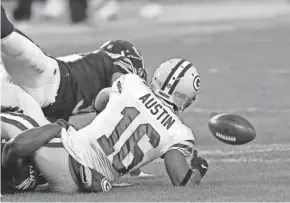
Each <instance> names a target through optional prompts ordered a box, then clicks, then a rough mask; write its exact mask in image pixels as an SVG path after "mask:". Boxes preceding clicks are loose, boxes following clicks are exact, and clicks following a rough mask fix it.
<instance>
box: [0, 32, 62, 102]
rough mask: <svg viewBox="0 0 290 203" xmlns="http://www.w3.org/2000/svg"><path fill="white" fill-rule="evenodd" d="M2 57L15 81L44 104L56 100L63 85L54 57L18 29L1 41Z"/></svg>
mask: <svg viewBox="0 0 290 203" xmlns="http://www.w3.org/2000/svg"><path fill="white" fill-rule="evenodd" d="M1 56H2V61H3V64H4V67H5V69H6V71H7V72H8V74H9V75H10V76H11V78H12V80H13V81H14V82H15V83H16V84H17V85H19V86H21V87H22V88H23V89H24V90H26V91H27V92H28V93H29V94H30V95H31V96H32V97H33V98H34V99H35V100H36V101H37V102H38V103H39V104H40V105H41V107H46V106H48V105H49V104H51V103H54V101H55V97H56V95H57V91H58V88H59V84H60V72H59V66H58V63H57V61H56V60H55V59H53V58H50V57H48V56H47V55H45V54H44V53H43V52H42V51H41V49H40V48H39V47H38V46H36V45H35V44H34V43H33V42H31V41H30V40H29V39H27V38H26V37H24V36H23V35H21V34H19V33H17V32H12V33H11V34H10V35H9V36H7V37H6V38H4V39H2V40H1Z"/></svg>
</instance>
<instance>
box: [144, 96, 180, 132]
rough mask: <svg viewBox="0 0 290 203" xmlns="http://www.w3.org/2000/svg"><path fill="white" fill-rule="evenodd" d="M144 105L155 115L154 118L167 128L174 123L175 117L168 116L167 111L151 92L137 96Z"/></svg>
mask: <svg viewBox="0 0 290 203" xmlns="http://www.w3.org/2000/svg"><path fill="white" fill-rule="evenodd" d="M139 100H141V101H142V103H143V104H144V106H145V107H146V108H147V109H148V110H150V113H151V114H152V115H153V116H155V117H156V119H157V120H158V121H159V122H160V123H161V124H162V125H163V126H164V127H165V128H166V129H167V130H169V129H170V128H171V126H172V125H173V124H174V123H175V119H174V118H172V116H170V114H169V113H168V111H167V110H166V109H164V108H163V106H162V104H160V102H158V101H157V99H156V98H155V97H154V96H153V95H152V94H151V93H148V94H145V95H143V96H142V97H140V98H139Z"/></svg>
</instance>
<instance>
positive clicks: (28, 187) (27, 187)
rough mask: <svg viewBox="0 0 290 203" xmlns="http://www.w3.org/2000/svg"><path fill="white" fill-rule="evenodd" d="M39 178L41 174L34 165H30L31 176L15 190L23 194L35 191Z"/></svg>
mask: <svg viewBox="0 0 290 203" xmlns="http://www.w3.org/2000/svg"><path fill="white" fill-rule="evenodd" d="M39 176H40V174H39V172H38V171H37V170H36V169H35V168H34V167H33V166H32V165H29V176H28V177H27V178H26V179H25V180H24V181H23V182H22V183H20V184H19V185H16V186H15V188H16V189H17V190H20V191H21V192H27V191H32V190H34V189H35V188H36V187H37V183H38V178H39Z"/></svg>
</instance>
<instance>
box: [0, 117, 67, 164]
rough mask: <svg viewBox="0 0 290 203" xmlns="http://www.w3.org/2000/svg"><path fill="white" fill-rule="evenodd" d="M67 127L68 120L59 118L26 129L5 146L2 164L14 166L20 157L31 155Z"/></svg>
mask: <svg viewBox="0 0 290 203" xmlns="http://www.w3.org/2000/svg"><path fill="white" fill-rule="evenodd" d="M67 127H68V124H67V122H66V121H64V120H58V121H57V122H55V123H52V124H47V125H44V126H42V127H37V128H32V129H29V130H26V131H24V132H23V133H21V134H19V135H17V136H16V137H14V138H12V139H11V140H9V141H8V142H7V143H6V144H5V146H4V149H3V154H2V166H3V167H9V168H10V167H12V168H13V166H15V165H16V163H17V162H18V160H19V159H21V158H24V157H28V156H31V155H32V154H33V153H34V152H35V151H37V150H38V149H39V148H40V147H42V146H44V145H45V144H46V143H48V142H49V141H50V140H51V139H52V138H54V137H56V136H57V135H59V134H60V133H61V130H62V128H67Z"/></svg>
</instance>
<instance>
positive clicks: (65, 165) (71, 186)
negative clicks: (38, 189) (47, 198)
mask: <svg viewBox="0 0 290 203" xmlns="http://www.w3.org/2000/svg"><path fill="white" fill-rule="evenodd" d="M57 139H58V140H57ZM34 161H35V165H36V167H37V169H38V170H39V171H41V173H42V175H43V176H44V178H45V180H46V181H47V182H48V185H49V189H50V191H52V192H61V193H75V192H79V180H78V178H77V177H78V176H77V169H78V167H79V166H78V164H77V163H76V162H74V161H73V159H72V158H71V157H70V156H69V154H68V153H67V151H66V150H65V149H64V148H63V147H62V144H61V141H60V138H55V139H53V140H52V141H51V142H50V143H48V144H47V145H46V146H44V147H42V148H40V149H39V150H38V151H37V153H36V155H35V156H34Z"/></svg>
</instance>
